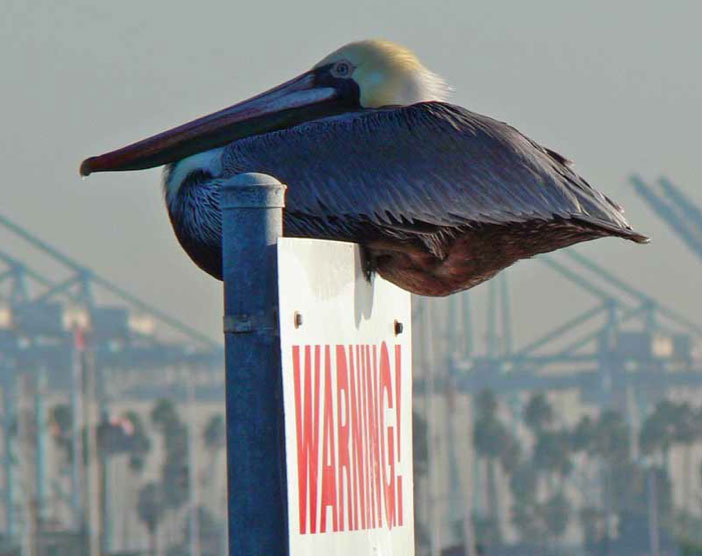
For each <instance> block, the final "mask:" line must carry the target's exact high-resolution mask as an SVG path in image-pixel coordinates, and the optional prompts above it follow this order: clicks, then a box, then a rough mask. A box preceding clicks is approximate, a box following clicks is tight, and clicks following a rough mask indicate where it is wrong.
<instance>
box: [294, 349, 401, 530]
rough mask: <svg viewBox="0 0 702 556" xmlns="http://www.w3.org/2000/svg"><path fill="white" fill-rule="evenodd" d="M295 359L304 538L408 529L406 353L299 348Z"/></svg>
mask: <svg viewBox="0 0 702 556" xmlns="http://www.w3.org/2000/svg"><path fill="white" fill-rule="evenodd" d="M292 358H293V361H292V363H293V381H294V395H295V422H296V434H297V444H296V446H297V483H298V489H299V501H298V502H299V533H300V534H303V535H305V534H316V533H327V532H335V531H355V530H363V529H378V528H387V529H392V528H393V527H400V526H402V525H403V521H404V516H403V504H402V494H403V491H402V472H401V470H402V469H403V462H402V461H401V454H402V450H401V447H402V441H403V438H402V430H403V429H402V427H403V425H404V426H407V427H409V426H410V423H403V422H402V417H401V415H402V412H401V409H402V404H403V403H410V400H403V399H402V394H401V392H402V388H401V386H402V349H401V346H400V345H396V346H388V345H387V344H386V343H385V342H382V343H381V344H377V345H369V344H363V345H328V344H327V345H293V346H292ZM408 430H409V429H408ZM408 464H409V462H408ZM408 469H409V468H408ZM293 480H294V479H293Z"/></svg>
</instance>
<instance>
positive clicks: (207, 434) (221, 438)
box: [202, 413, 227, 501]
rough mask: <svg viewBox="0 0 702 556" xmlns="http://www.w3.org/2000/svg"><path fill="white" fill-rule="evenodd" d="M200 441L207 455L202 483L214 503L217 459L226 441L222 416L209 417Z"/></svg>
mask: <svg viewBox="0 0 702 556" xmlns="http://www.w3.org/2000/svg"><path fill="white" fill-rule="evenodd" d="M202 439H203V441H204V444H205V449H206V450H207V453H208V454H209V462H208V463H207V466H206V467H207V470H206V471H205V473H204V476H203V478H202V482H203V484H204V486H205V488H206V489H207V490H209V498H210V500H213V501H214V500H215V498H216V491H217V478H218V477H219V476H220V474H219V473H218V472H217V459H218V457H219V455H220V454H221V453H222V450H223V448H224V447H225V446H226V440H227V433H226V427H225V424H224V416H223V415H221V414H219V413H218V414H216V415H213V416H212V417H210V419H209V421H207V424H206V425H205V428H204V429H203V431H202Z"/></svg>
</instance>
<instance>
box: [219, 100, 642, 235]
mask: <svg viewBox="0 0 702 556" xmlns="http://www.w3.org/2000/svg"><path fill="white" fill-rule="evenodd" d="M222 162H223V172H224V177H226V176H227V175H232V174H235V173H240V172H263V173H267V174H271V175H273V176H275V177H277V178H278V179H279V180H281V181H282V182H283V183H286V184H287V185H288V193H287V201H286V204H287V211H288V213H289V214H293V215H299V216H300V222H301V223H302V222H305V221H317V220H320V219H321V220H323V221H325V222H326V223H327V224H328V225H329V226H330V227H331V228H332V229H338V231H339V232H341V231H343V230H346V231H348V230H349V229H353V228H354V227H355V226H356V225H361V224H372V225H376V226H379V227H390V228H391V227H393V226H396V225H397V224H398V223H400V222H401V223H402V227H403V228H408V229H411V228H412V227H413V226H416V227H418V228H419V227H425V228H426V227H427V226H428V227H429V228H432V227H437V228H439V229H444V228H446V227H449V228H451V227H456V228H462V227H466V226H473V225H477V224H508V223H518V222H526V221H529V220H541V221H544V220H553V219H556V218H560V219H571V220H574V221H578V222H585V223H588V224H590V225H593V226H598V225H603V226H604V228H605V229H606V230H609V231H614V232H615V233H619V232H621V235H625V236H626V235H631V236H632V239H636V237H634V236H637V234H635V233H634V232H632V231H631V229H630V228H629V225H628V224H627V222H626V220H625V219H624V217H623V215H622V213H621V210H620V209H619V207H618V206H617V205H616V204H615V203H613V202H612V201H610V200H609V199H607V198H606V197H605V196H604V195H603V194H602V193H600V192H598V191H596V190H594V189H593V188H592V187H591V186H590V185H589V184H588V183H587V182H586V181H585V180H583V179H582V178H581V177H579V176H578V175H577V174H575V173H574V172H573V170H572V169H571V166H570V163H569V161H568V160H567V159H566V158H564V157H562V156H561V155H559V154H557V153H555V152H554V151H551V150H549V149H545V148H543V147H541V146H540V145H538V144H537V143H535V142H533V141H531V140H530V139H528V138H527V137H525V136H524V135H522V134H521V133H519V132H518V131H517V130H516V129H514V128H512V127H510V126H508V125H507V124H504V123H502V122H498V121H496V120H493V119H491V118H488V117H486V116H481V115H479V114H475V113H472V112H469V111H468V110H465V109H463V108H461V107H458V106H454V105H450V104H445V103H439V102H427V103H420V104H415V105H411V106H406V107H394V108H384V109H379V110H364V111H359V112H355V113H350V114H344V115H342V116H335V117H331V118H324V119H320V120H316V121H312V122H308V123H305V124H301V125H298V126H295V127H293V128H290V129H286V130H282V131H276V132H273V133H267V134H264V135H259V136H255V137H250V138H247V139H243V140H239V141H236V142H234V143H232V144H230V145H229V146H228V147H226V148H225V151H224V153H223V158H222ZM301 225H302V224H301ZM638 237H641V238H643V236H638Z"/></svg>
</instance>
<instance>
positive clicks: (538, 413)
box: [524, 392, 554, 434]
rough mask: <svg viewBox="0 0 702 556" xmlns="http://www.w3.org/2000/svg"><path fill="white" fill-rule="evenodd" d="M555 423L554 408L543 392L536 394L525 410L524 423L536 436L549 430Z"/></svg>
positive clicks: (530, 399)
mask: <svg viewBox="0 0 702 556" xmlns="http://www.w3.org/2000/svg"><path fill="white" fill-rule="evenodd" d="M553 421H554V413H553V407H552V406H551V404H550V403H549V402H548V399H547V398H546V395H545V394H544V393H543V392H539V393H538V394H534V395H533V396H531V398H529V402H528V403H527V405H526V407H525V408H524V423H525V424H526V426H527V427H529V429H530V430H531V431H532V432H533V433H534V434H536V433H537V432H538V431H541V430H544V429H546V428H548V427H549V426H550V425H551V424H553Z"/></svg>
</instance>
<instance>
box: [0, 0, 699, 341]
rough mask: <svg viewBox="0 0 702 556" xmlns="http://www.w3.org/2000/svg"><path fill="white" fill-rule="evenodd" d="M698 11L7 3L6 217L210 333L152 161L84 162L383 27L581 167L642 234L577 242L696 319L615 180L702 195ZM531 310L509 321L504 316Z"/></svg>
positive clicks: (461, 2)
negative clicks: (659, 183)
mask: <svg viewBox="0 0 702 556" xmlns="http://www.w3.org/2000/svg"><path fill="white" fill-rule="evenodd" d="M701 20H702V4H700V3H699V2H693V1H671V2H660V1H643V0H634V1H613V0H609V1H589V2H584V1H581V2H569V1H563V0H553V1H542V0H530V1H528V2H524V1H511V2H504V1H490V2H487V1H486V2H471V1H469V0H456V1H453V0H452V1H438V0H437V1H434V2H416V1H412V2H380V1H377V0H375V1H368V0H356V1H355V2H343V3H341V2H330V1H328V0H324V1H321V0H310V1H302V0H295V1H278V2H265V1H257V2H235V1H228V2H204V1H200V2H189V3H182V2H166V1H150V2H144V1H131V0H129V1H127V0H122V1H120V2H95V0H64V1H62V2H55V1H49V0H32V1H27V0H2V3H1V4H0V61H1V62H2V63H1V65H0V67H1V70H2V87H1V89H0V90H1V91H2V92H1V93H0V94H1V95H2V102H1V103H0V121H2V131H1V132H0V164H1V166H2V171H3V180H2V186H0V187H2V190H1V191H2V197H1V201H0V211H2V212H3V213H4V214H6V215H8V216H10V217H11V218H13V219H15V220H17V221H18V222H20V223H22V224H23V225H25V226H27V227H28V228H29V229H31V230H32V231H34V232H35V233H36V234H38V235H39V236H41V237H43V238H45V239H47V240H49V241H51V242H53V243H55V244H57V245H59V246H61V247H62V248H63V249H64V250H65V251H67V252H68V253H69V254H71V255H73V256H74V257H76V258H78V259H79V260H81V261H83V262H85V263H86V264H88V265H89V266H91V267H92V268H93V269H95V270H96V271H97V272H99V273H101V274H103V275H105V276H108V277H110V278H111V279H113V280H114V281H115V282H117V283H118V284H121V285H122V286H123V287H125V288H126V289H128V290H130V291H132V292H133V293H135V294H137V295H139V296H141V297H144V298H147V299H150V300H151V301H152V302H153V303H155V304H156V305H158V306H160V307H162V308H164V309H167V310H168V311H170V312H172V313H173V314H175V315H177V316H179V317H181V318H182V319H184V320H186V321H188V322H189V323H191V324H192V325H194V326H197V327H199V328H202V329H203V330H205V331H207V332H208V333H210V334H212V335H214V336H217V335H218V334H219V331H220V327H221V288H220V285H219V283H217V282H215V281H214V280H212V279H211V278H209V277H208V276H206V275H205V274H204V273H202V272H201V271H200V270H198V269H197V268H196V267H195V266H194V265H193V264H192V263H191V262H190V260H189V259H188V258H187V257H186V255H185V254H184V253H183V252H182V251H181V249H180V247H179V246H178V244H177V243H176V240H175V237H174V236H173V233H172V231H171V228H170V224H169V222H168V218H167V215H166V211H165V209H164V207H163V203H162V198H161V188H160V170H149V171H143V172H134V173H120V174H98V175H95V176H91V177H90V178H89V179H88V180H81V179H80V178H79V177H78V172H77V169H78V165H79V163H80V161H81V160H82V159H83V158H85V157H86V156H89V155H95V154H99V153H101V152H104V151H106V150H110V149H113V148H116V147H119V146H122V145H124V144H126V143H128V142H132V141H134V140H136V139H140V138H142V137H145V136H146V135H150V134H153V133H155V132H158V131H162V130H164V129H166V128H168V127H171V126H173V125H175V124H178V123H182V122H184V121H186V120H188V119H191V118H193V117H195V116H198V115H200V114H204V113H209V112H211V111H213V110H216V109H219V108H223V107H225V106H228V105H230V104H233V103H234V102H235V101H238V100H242V99H244V98H246V97H248V96H250V95H252V94H254V93H256V92H259V91H261V90H263V89H264V88H268V87H270V86H272V85H275V84H277V83H279V82H281V81H283V80H285V79H288V78H290V77H293V76H294V75H297V74H298V73H300V72H301V71H303V70H305V69H307V68H308V67H310V66H311V65H312V64H314V63H315V62H317V61H318V60H319V59H321V58H322V57H323V56H324V55H325V54H327V53H328V52H330V51H331V50H333V49H335V48H337V47H338V46H340V45H342V44H344V43H346V42H348V41H351V40H355V39H360V38H369V37H382V38H388V39H391V40H394V41H397V42H400V43H403V44H405V45H406V46H408V47H410V48H412V49H414V50H415V51H416V52H417V53H418V55H419V56H420V58H421V59H422V60H423V61H424V62H425V64H426V65H427V66H428V67H429V68H431V69H432V70H434V71H435V72H437V73H439V74H441V75H443V76H444V77H445V78H446V79H447V81H448V82H449V83H450V84H451V85H452V86H453V88H454V89H455V93H454V95H453V99H452V100H453V102H456V103H457V104H461V105H463V106H465V107H467V108H470V109H471V110H474V111H477V112H481V113H485V114H489V115H492V116H494V117H497V118H499V119H503V120H505V121H508V122H510V123H511V124H513V125H514V126H515V127H517V128H518V129H520V130H521V131H523V132H524V133H526V134H527V135H529V136H530V137H532V138H533V139H535V140H537V141H538V142H540V143H542V144H544V145H547V146H549V147H551V148H554V149H556V150H558V151H560V152H562V153H564V154H565V155H567V156H569V157H570V158H572V159H574V160H575V161H576V164H577V169H578V171H579V172H580V173H581V174H582V175H583V176H585V177H586V178H587V179H588V180H589V181H590V182H591V183H592V184H593V185H595V186H597V187H598V188H600V189H602V190H603V191H605V192H607V193H608V194H609V195H610V196H612V197H613V198H615V199H616V200H617V201H619V202H620V203H621V204H623V205H624V206H625V207H626V209H627V213H628V215H629V217H630V220H631V222H632V224H633V225H634V226H635V227H636V228H637V229H638V230H640V231H642V232H645V233H648V234H650V235H651V236H653V238H654V242H653V243H652V244H651V245H650V246H647V247H639V246H635V245H633V244H627V243H625V242H623V241H617V240H604V241H598V242H594V243H592V244H590V245H588V246H587V247H585V248H583V251H584V252H586V253H587V254H589V255H592V256H593V257H596V258H597V259H598V260H599V261H601V262H602V263H604V264H606V265H607V266H609V267H610V268H612V269H613V270H615V271H616V272H617V273H618V274H619V275H621V276H622V277H626V279H628V280H629V281H630V282H632V283H634V284H636V285H637V286H639V287H641V288H643V289H645V290H647V291H649V292H650V293H652V294H654V295H655V296H657V297H658V298H660V299H662V300H664V301H666V302H667V303H669V304H670V305H672V306H674V307H676V308H678V309H679V310H681V311H683V312H685V313H686V314H688V315H690V316H693V317H694V316H696V315H697V316H698V320H702V317H699V315H700V312H701V311H700V309H702V301H700V293H699V289H700V285H701V284H702V265H701V264H700V262H699V261H697V260H696V259H694V257H693V256H692V255H691V254H690V253H689V252H688V251H687V250H686V249H685V248H684V247H683V246H682V245H681V244H680V242H679V240H678V239H677V238H675V237H673V236H672V235H671V233H670V232H669V231H668V229H667V228H666V227H665V226H664V225H663V224H662V223H661V222H660V221H659V220H658V219H657V218H656V217H654V216H653V215H652V213H651V212H650V211H649V209H648V208H647V207H646V206H645V205H644V204H643V202H642V201H640V200H639V199H638V198H637V197H636V195H635V194H634V193H633V191H632V189H631V187H630V185H629V184H628V182H627V177H628V175H629V174H630V173H631V172H632V171H636V172H639V173H641V174H642V175H643V176H644V177H645V178H650V179H653V178H655V177H657V176H658V175H660V174H665V175H667V176H669V177H670V178H671V179H672V180H673V181H674V182H675V183H677V184H679V185H680V186H682V187H683V188H685V190H686V191H687V192H688V193H689V194H690V195H691V196H692V197H693V198H695V199H696V200H697V201H698V202H702V191H701V190H700V187H701V186H702V156H701V155H700V147H701V144H700V136H699V132H698V130H699V128H700V125H701V124H702V108H701V106H700V102H701V100H702V71H701V70H700V68H701V67H702V38H700V30H699V29H700V21H701ZM3 237H4V236H3ZM3 248H4V249H5V250H7V251H12V252H14V253H16V254H17V255H20V256H22V255H23V254H24V251H23V247H22V246H21V245H17V244H12V243H7V241H4V245H3ZM523 266H524V267H525V269H524V270H520V272H518V273H515V274H514V276H515V280H513V287H514V288H515V289H516V290H517V292H518V293H521V292H529V296H530V297H531V298H532V299H543V300H546V299H548V296H549V295H551V292H552V291H553V288H554V287H557V285H558V284H560V282H557V281H556V282H553V281H552V280H551V281H548V280H547V281H545V282H542V281H541V278H540V277H541V274H539V273H535V272H534V273H532V272H531V270H530V268H531V267H533V266H534V265H531V266H530V263H529V264H526V265H523ZM544 280H545V279H544ZM515 282H516V283H515ZM538 318H542V317H541V313H539V314H538ZM533 319H534V314H533V313H530V314H518V315H517V324H518V325H520V323H521V325H522V326H526V323H527V322H528V321H530V320H533Z"/></svg>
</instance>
